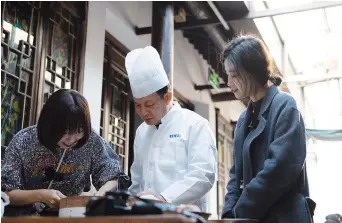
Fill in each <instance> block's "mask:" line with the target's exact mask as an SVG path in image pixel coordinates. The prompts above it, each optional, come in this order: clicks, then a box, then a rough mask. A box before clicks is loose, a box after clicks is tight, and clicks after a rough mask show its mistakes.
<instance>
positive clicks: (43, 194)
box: [38, 189, 66, 208]
mask: <svg viewBox="0 0 342 223" xmlns="http://www.w3.org/2000/svg"><path fill="white" fill-rule="evenodd" d="M38 196H39V199H40V201H41V202H42V203H44V204H46V205H47V206H49V207H50V208H58V207H59V201H60V200H61V199H62V198H65V197H66V196H65V195H64V194H62V193H61V192H60V191H58V190H52V189H42V190H39V195H38Z"/></svg>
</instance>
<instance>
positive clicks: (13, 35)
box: [1, 1, 86, 158]
mask: <svg viewBox="0 0 342 223" xmlns="http://www.w3.org/2000/svg"><path fill="white" fill-rule="evenodd" d="M1 10H2V11H1V33H2V36H1V153H2V155H3V152H4V150H5V148H6V147H7V146H8V144H9V142H10V141H11V140H12V138H13V136H14V135H15V134H16V133H17V132H18V131H20V130H21V129H23V128H25V127H27V126H30V125H32V124H34V123H36V120H37V117H38V115H39V111H40V110H41V108H42V104H43V101H44V100H43V95H44V96H45V98H44V99H45V100H46V98H47V97H48V96H49V94H51V93H53V92H54V91H55V90H57V89H59V88H73V89H77V86H79V85H78V83H77V81H78V80H77V78H78V71H79V69H78V68H79V65H80V64H79V60H80V58H81V57H82V56H83V55H82V54H81V52H82V47H83V45H82V41H76V40H77V39H80V38H79V37H80V36H82V33H81V30H82V29H81V27H80V26H81V24H82V23H83V25H84V21H85V11H86V3H85V2H77V3H76V2H67V3H66V2H6V1H2V2H1ZM43 92H44V93H47V94H43ZM2 158H3V156H2Z"/></svg>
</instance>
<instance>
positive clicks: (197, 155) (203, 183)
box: [129, 102, 217, 211]
mask: <svg viewBox="0 0 342 223" xmlns="http://www.w3.org/2000/svg"><path fill="white" fill-rule="evenodd" d="M216 169H217V149H216V144H215V139H214V136H213V134H212V131H211V130H210V127H209V122H208V121H207V120H206V119H204V118H203V117H201V116H200V115H198V114H196V113H195V112H192V111H190V110H187V109H183V108H181V107H180V105H179V104H178V103H177V102H174V106H173V107H172V108H171V110H170V111H169V112H168V113H167V114H166V115H165V116H164V117H163V118H162V120H161V124H160V125H159V127H158V129H157V128H156V126H154V125H152V126H149V125H147V124H146V123H145V122H144V123H142V124H141V125H140V126H139V127H138V129H137V131H136V137H135V140H134V161H133V164H132V166H131V180H132V185H131V186H130V188H129V192H130V193H131V194H133V195H136V194H137V193H139V192H142V191H145V190H150V191H152V192H153V193H154V194H156V195H159V194H161V195H162V196H163V197H164V198H165V200H166V201H167V202H169V203H171V204H175V205H180V204H193V205H197V206H198V207H199V208H200V209H201V210H202V211H207V199H208V192H209V190H210V189H211V188H212V186H213V184H214V182H215V179H216Z"/></svg>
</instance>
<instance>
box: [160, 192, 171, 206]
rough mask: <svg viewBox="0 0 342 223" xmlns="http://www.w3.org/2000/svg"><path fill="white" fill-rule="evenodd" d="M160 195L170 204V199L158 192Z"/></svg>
mask: <svg viewBox="0 0 342 223" xmlns="http://www.w3.org/2000/svg"><path fill="white" fill-rule="evenodd" d="M160 196H162V197H163V198H164V199H165V201H166V202H167V203H169V204H171V199H170V198H168V197H167V196H165V194H164V193H160Z"/></svg>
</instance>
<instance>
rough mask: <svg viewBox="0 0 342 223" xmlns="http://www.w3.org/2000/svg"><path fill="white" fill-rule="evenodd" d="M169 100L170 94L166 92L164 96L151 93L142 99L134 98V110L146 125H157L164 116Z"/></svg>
mask: <svg viewBox="0 0 342 223" xmlns="http://www.w3.org/2000/svg"><path fill="white" fill-rule="evenodd" d="M171 98H172V93H171V92H167V93H166V94H165V95H164V96H161V95H159V94H157V93H153V94H150V95H148V96H146V97H143V98H134V102H135V110H136V112H137V114H138V115H139V116H140V118H141V119H142V120H144V121H145V122H146V124H148V125H157V124H159V123H160V120H161V119H162V118H163V116H164V115H165V114H166V111H167V105H168V104H170V102H171Z"/></svg>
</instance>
